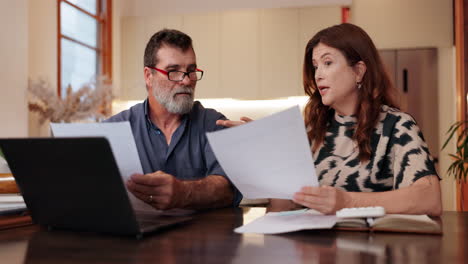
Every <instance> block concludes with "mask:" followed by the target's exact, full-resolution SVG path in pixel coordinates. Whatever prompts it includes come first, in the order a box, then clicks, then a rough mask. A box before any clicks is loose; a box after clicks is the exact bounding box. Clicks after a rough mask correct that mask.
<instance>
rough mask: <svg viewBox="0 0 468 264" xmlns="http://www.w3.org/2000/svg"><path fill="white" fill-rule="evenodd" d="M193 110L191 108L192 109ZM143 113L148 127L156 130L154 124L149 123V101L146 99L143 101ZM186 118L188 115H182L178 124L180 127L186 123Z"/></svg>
mask: <svg viewBox="0 0 468 264" xmlns="http://www.w3.org/2000/svg"><path fill="white" fill-rule="evenodd" d="M192 109H193V108H192ZM190 112H191V111H190ZM143 113H144V114H145V119H146V122H147V123H148V125H149V126H150V127H152V128H158V127H157V126H156V124H153V122H152V121H151V118H150V116H149V101H148V98H146V99H145V101H144V102H143ZM188 116H189V114H183V115H182V118H181V120H180V123H181V125H182V124H183V125H185V123H186V122H187V120H188Z"/></svg>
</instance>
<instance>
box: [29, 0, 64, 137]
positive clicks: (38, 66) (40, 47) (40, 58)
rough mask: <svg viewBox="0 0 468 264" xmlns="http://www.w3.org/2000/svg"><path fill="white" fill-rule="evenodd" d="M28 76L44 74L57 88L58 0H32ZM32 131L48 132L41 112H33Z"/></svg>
mask: <svg viewBox="0 0 468 264" xmlns="http://www.w3.org/2000/svg"><path fill="white" fill-rule="evenodd" d="M27 2H28V17H29V23H28V34H29V41H28V50H29V56H28V61H29V67H28V72H27V74H28V78H30V79H31V80H37V79H38V78H43V79H45V80H48V81H49V83H50V84H51V87H50V89H52V90H54V91H57V73H58V69H57V67H58V66H57V1H56V0H41V1H36V0H28V1H27ZM29 135H30V136H34V137H38V136H48V135H49V123H48V122H46V123H44V124H43V125H39V116H38V114H37V113H29Z"/></svg>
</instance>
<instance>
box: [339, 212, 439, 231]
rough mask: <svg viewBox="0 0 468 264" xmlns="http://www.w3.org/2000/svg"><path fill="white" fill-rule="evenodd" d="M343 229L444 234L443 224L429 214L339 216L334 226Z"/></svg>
mask: <svg viewBox="0 0 468 264" xmlns="http://www.w3.org/2000/svg"><path fill="white" fill-rule="evenodd" d="M334 228H336V229H341V230H356V231H359V230H363V231H364V230H369V231H386V232H407V233H424V234H442V227H441V225H440V224H439V223H438V222H437V221H435V220H433V219H431V218H430V217H429V216H427V215H405V214H386V215H384V216H381V217H376V218H367V219H366V218H338V219H337V221H336V224H335V226H334Z"/></svg>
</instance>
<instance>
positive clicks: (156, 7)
mask: <svg viewBox="0 0 468 264" xmlns="http://www.w3.org/2000/svg"><path fill="white" fill-rule="evenodd" d="M351 2H352V0H121V3H122V6H121V16H154V15H176V14H187V13H205V12H214V11H226V10H235V9H256V8H285V7H302V6H304V7H305V6H308V7H310V6H336V5H340V6H349V5H351Z"/></svg>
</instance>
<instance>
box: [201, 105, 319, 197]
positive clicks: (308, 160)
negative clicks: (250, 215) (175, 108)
mask: <svg viewBox="0 0 468 264" xmlns="http://www.w3.org/2000/svg"><path fill="white" fill-rule="evenodd" d="M207 137H208V140H209V142H210V145H211V148H212V149H213V151H214V153H215V155H216V158H217V159H218V161H219V163H220V164H221V167H222V168H223V169H224V171H225V172H226V174H227V176H228V177H229V179H230V180H231V181H232V182H233V183H234V185H235V186H236V187H237V188H238V189H239V190H240V192H241V193H242V194H243V195H244V197H245V198H247V199H257V198H279V199H292V197H293V195H294V193H295V192H298V191H300V189H301V187H303V186H318V180H317V176H316V174H315V167H314V162H313V159H312V153H311V150H310V147H309V142H308V140H307V135H306V130H305V127H304V121H303V119H302V116H301V113H300V110H299V107H298V106H296V107H292V108H289V109H287V110H284V111H281V112H279V113H276V114H273V115H271V116H268V117H265V118H263V119H259V120H256V121H253V122H249V123H247V124H244V125H241V126H237V127H232V128H228V129H223V130H220V131H216V132H211V133H207Z"/></svg>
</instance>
